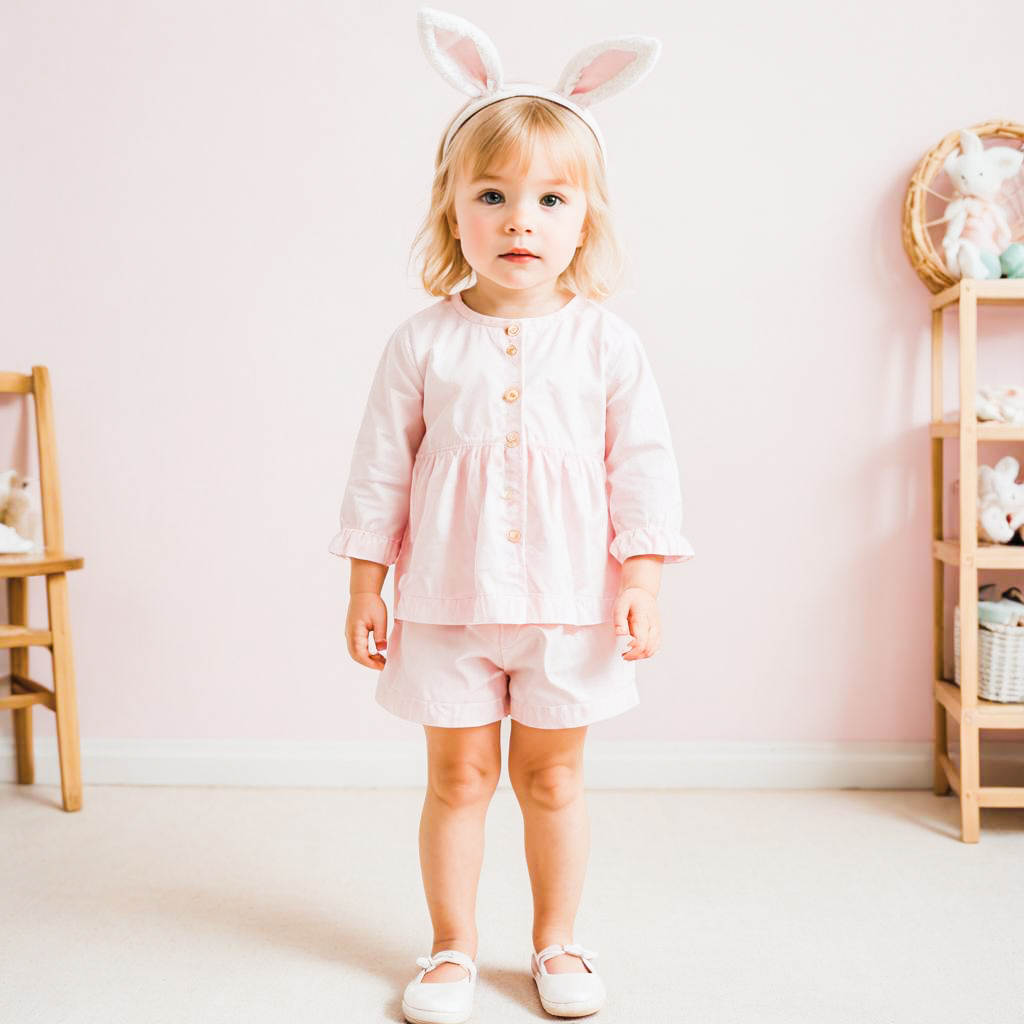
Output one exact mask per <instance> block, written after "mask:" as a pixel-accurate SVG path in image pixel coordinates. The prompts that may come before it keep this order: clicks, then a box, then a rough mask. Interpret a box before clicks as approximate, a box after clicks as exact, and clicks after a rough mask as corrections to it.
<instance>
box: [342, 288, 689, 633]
mask: <svg viewBox="0 0 1024 1024" xmlns="http://www.w3.org/2000/svg"><path fill="white" fill-rule="evenodd" d="M681 520H682V501H681V497H680V486H679V473H678V469H677V466H676V462H675V455H674V453H673V448H672V438H671V436H670V433H669V426H668V420H667V418H666V416H665V409H664V406H663V405H662V401H661V395H660V394H659V392H658V387H657V384H656V383H655V380H654V374H653V372H652V371H651V366H650V363H649V362H648V360H647V355H646V353H645V352H644V349H643V347H642V345H641V343H640V339H639V338H638V336H637V334H636V332H635V331H634V330H633V329H632V328H631V327H629V326H628V325H627V324H626V323H625V322H624V321H623V320H621V319H620V318H619V317H618V316H616V315H615V314H614V313H611V312H610V311H608V310H607V309H605V308H604V307H603V306H602V305H601V304H600V303H598V302H595V301H593V300H591V299H587V298H584V297H583V296H580V295H576V296H574V297H573V298H572V300H571V301H570V302H569V303H568V304H567V305H565V306H563V307H562V308H561V309H560V310H558V311H557V312H555V313H549V314H547V315H544V316H534V317H520V318H517V319H505V318H504V317H499V316H487V315H484V314H482V313H477V312H475V311H474V310H472V309H470V308H469V307H468V306H467V305H466V304H465V303H464V302H463V301H462V298H461V295H460V294H459V293H458V292H456V293H455V294H453V295H451V296H449V297H448V298H446V299H441V300H439V301H438V302H435V303H434V304H433V305H431V306H428V307H427V308H426V309H423V310H421V311H420V312H418V313H416V314H414V315H413V316H411V317H409V319H407V320H406V321H405V322H404V323H402V324H400V325H399V326H398V328H397V329H396V330H395V331H394V333H393V334H392V335H391V337H390V339H389V340H388V342H387V344H386V345H385V347H384V351H383V353H382V355H381V357H380V361H379V363H378V366H377V370H376V374H375V376H374V379H373V383H372V385H371V387H370V393H369V396H368V398H367V403H366V409H365V411H364V413H363V419H362V424H361V426H360V428H359V434H358V436H357V438H356V443H355V449H354V451H353V455H352V462H351V468H350V472H349V478H348V484H347V487H346V489H345V494H344V497H343V499H342V503H341V529H340V530H339V532H338V533H336V534H335V535H334V537H333V538H332V540H331V542H330V545H329V548H328V550H329V551H330V552H331V553H333V554H335V555H340V556H342V557H344V558H362V559H366V560H368V561H371V562H379V563H381V564H383V565H391V564H392V563H397V564H396V565H395V608H394V613H393V617H394V618H395V619H408V620H410V621H412V622H436V623H480V622H502V623H522V622H547V623H569V624H576V625H586V624H590V623H599V622H610V621H612V606H613V604H614V602H615V598H616V596H617V595H618V592H619V583H620V578H621V575H622V565H621V563H622V562H623V561H625V559H627V558H629V557H630V556H631V555H662V556H663V557H664V562H665V563H666V564H667V563H671V562H684V561H686V560H688V559H690V558H692V557H693V554H694V552H693V549H692V548H691V547H690V544H689V542H688V541H687V540H686V538H685V537H684V536H683V535H682V534H681V533H680V532H679V531H680V527H681Z"/></svg>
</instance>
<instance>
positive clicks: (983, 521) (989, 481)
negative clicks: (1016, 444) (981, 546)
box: [978, 455, 1024, 544]
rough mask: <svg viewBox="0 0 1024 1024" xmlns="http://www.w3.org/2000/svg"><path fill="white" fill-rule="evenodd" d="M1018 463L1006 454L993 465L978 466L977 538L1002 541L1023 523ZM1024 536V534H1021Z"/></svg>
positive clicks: (1023, 495)
mask: <svg viewBox="0 0 1024 1024" xmlns="http://www.w3.org/2000/svg"><path fill="white" fill-rule="evenodd" d="M1019 472H1020V463H1019V462H1018V461H1017V460H1016V459H1015V458H1014V457H1013V456H1012V455H1007V456H1006V457H1005V458H1002V459H1000V460H999V461H998V462H997V463H996V464H995V466H979V467H978V539H979V540H986V541H990V542H991V543H994V544H1005V543H1007V541H1009V540H1011V539H1012V538H1013V535H1014V534H1015V533H1016V532H1017V531H1018V530H1019V529H1020V528H1021V526H1024V485H1022V484H1018V483H1017V474H1018V473H1019ZM1022 536H1024V535H1022Z"/></svg>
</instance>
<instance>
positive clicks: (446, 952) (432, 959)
mask: <svg viewBox="0 0 1024 1024" xmlns="http://www.w3.org/2000/svg"><path fill="white" fill-rule="evenodd" d="M416 963H417V965H418V966H419V967H422V968H423V969H424V971H432V970H433V969H434V968H435V967H437V966H438V965H439V964H458V965H459V966H460V967H465V968H466V970H467V971H469V977H470V978H471V979H472V978H474V977H475V976H476V964H475V963H473V961H472V960H470V958H469V957H468V956H466V954H465V953H462V952H460V951H459V950H457V949H442V950H439V951H438V952H436V953H431V954H430V956H418V957H416Z"/></svg>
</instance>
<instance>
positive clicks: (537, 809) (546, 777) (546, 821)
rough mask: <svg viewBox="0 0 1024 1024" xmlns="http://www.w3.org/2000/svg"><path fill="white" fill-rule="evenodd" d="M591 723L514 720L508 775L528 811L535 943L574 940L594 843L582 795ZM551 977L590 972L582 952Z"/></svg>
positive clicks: (556, 966) (563, 959)
mask: <svg viewBox="0 0 1024 1024" xmlns="http://www.w3.org/2000/svg"><path fill="white" fill-rule="evenodd" d="M586 733H587V727H586V726H585V725H584V726H580V727H579V728H576V729H532V728H530V727H529V726H525V725H521V724H520V723H519V722H517V721H515V720H513V721H512V734H511V736H510V738H509V749H508V774H509V780H510V781H511V783H512V788H513V789H514V790H515V793H516V797H517V798H518V800H519V806H520V807H521V808H522V812H523V831H524V837H525V842H526V863H527V867H528V868H529V871H530V885H531V887H532V889H533V948H534V951H535V952H537V953H539V952H540V951H541V950H542V949H543V948H544V947H545V946H551V945H554V944H558V945H563V944H568V943H570V942H572V941H573V938H572V931H573V924H574V922H575V920H576V911H577V909H578V908H579V905H580V897H581V895H582V893H583V879H584V875H585V874H586V868H587V853H588V851H589V846H590V835H589V820H588V817H587V805H586V800H585V798H584V793H583V741H584V739H585V738H586ZM545 966H546V968H547V969H548V971H550V972H551V973H552V974H558V973H561V972H566V971H569V972H581V973H586V970H587V969H586V967H585V966H584V965H583V961H582V960H580V959H579V957H575V956H568V955H566V954H561V955H559V956H556V957H552V958H551V959H550V960H548V961H547V962H546V964H545Z"/></svg>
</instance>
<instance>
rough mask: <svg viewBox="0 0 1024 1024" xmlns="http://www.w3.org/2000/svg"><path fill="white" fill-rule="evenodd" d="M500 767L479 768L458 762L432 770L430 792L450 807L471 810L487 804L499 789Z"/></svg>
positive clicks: (487, 766)
mask: <svg viewBox="0 0 1024 1024" xmlns="http://www.w3.org/2000/svg"><path fill="white" fill-rule="evenodd" d="M500 774H501V768H500V766H498V767H494V766H491V765H486V766H485V765H478V764H476V763H474V762H472V761H455V762H449V763H447V764H443V765H439V766H437V767H431V769H430V773H429V788H430V791H431V792H432V793H433V794H434V795H435V796H436V797H437V798H438V799H439V800H440V801H441V802H442V803H444V804H447V805H448V806H449V807H471V806H473V805H474V804H479V803H484V802H486V801H488V800H490V798H491V797H492V796H493V795H494V791H495V790H496V789H497V788H498V778H499V776H500Z"/></svg>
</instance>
